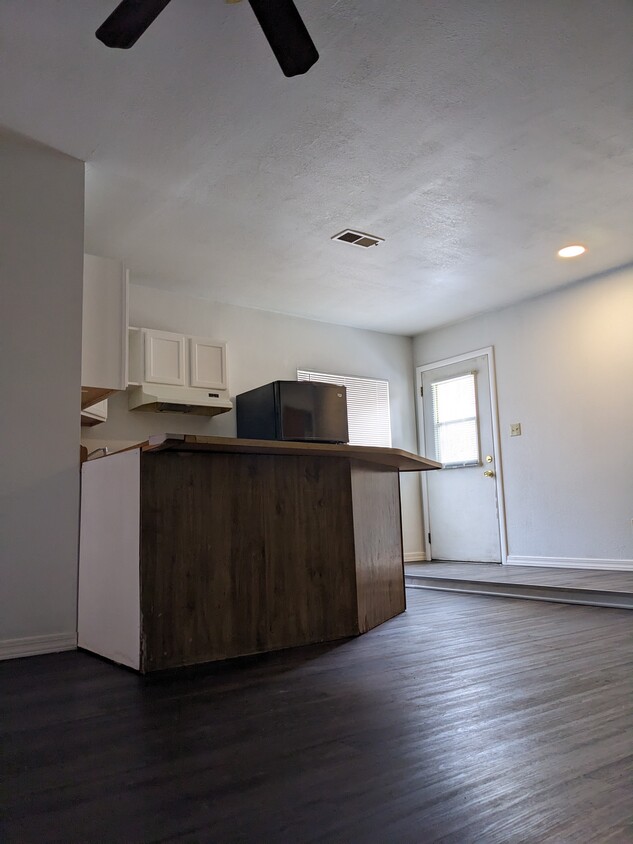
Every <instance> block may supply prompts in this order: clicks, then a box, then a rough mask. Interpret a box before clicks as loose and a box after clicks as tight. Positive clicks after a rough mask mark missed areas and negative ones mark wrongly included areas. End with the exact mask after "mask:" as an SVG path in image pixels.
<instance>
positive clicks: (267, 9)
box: [95, 0, 319, 76]
mask: <svg viewBox="0 0 633 844" xmlns="http://www.w3.org/2000/svg"><path fill="white" fill-rule="evenodd" d="M169 2H170V0H123V2H122V3H119V5H118V6H117V7H116V9H115V10H114V11H113V12H112V14H111V15H110V17H109V18H107V19H106V20H105V21H104V22H103V23H102V24H101V26H100V27H99V29H98V30H97V31H96V32H95V35H96V36H97V38H98V39H99V41H102V42H103V43H104V44H105V45H106V47H120V48H122V49H124V50H126V49H128V48H129V47H132V46H134V44H136V42H137V41H138V39H139V38H140V37H141V35H142V34H143V33H144V32H145V30H146V29H147V27H148V26H149V25H150V24H151V23H152V22H153V21H154V20H155V19H156V18H157V17H158V15H159V14H160V13H161V12H162V11H163V9H164V8H165V6H166V5H167V4H168V3H169ZM232 2H235V0H232ZM249 3H250V4H251V8H252V9H253V11H254V12H255V16H256V18H257V20H258V21H259V25H260V26H261V28H262V29H263V31H264V35H265V36H266V38H267V39H268V43H269V44H270V46H271V47H272V50H273V53H274V54H275V58H276V59H277V61H278V62H279V64H280V66H281V69H282V71H283V72H284V74H285V75H286V76H297V75H299V74H301V73H307V71H308V70H310V68H311V67H312V65H313V64H314V63H315V62H316V61H317V59H318V58H319V54H318V52H317V49H316V47H315V46H314V42H313V41H312V39H311V38H310V34H309V32H308V30H307V29H306V27H305V24H304V22H303V21H302V20H301V15H300V14H299V12H298V11H297V7H296V6H295V4H294V2H293V0H249Z"/></svg>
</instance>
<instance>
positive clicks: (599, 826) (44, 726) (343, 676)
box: [0, 591, 633, 844]
mask: <svg viewBox="0 0 633 844" xmlns="http://www.w3.org/2000/svg"><path fill="white" fill-rule="evenodd" d="M408 603H409V606H408V611H407V613H406V614H404V615H400V616H398V617H397V618H394V619H392V620H391V621H389V622H387V623H386V624H383V625H382V626H381V627H378V628H377V629H376V630H373V631H371V632H370V633H368V634H367V635H366V636H361V637H358V638H355V639H352V640H348V641H346V642H343V643H342V644H339V645H336V646H332V645H316V646H313V647H311V648H305V649H304V648H300V649H295V650H293V651H284V652H282V653H278V654H274V655H269V656H265V657H258V658H255V659H249V660H245V661H238V662H237V663H231V664H225V665H221V666H219V665H218V666H204V667H200V668H197V669H195V670H192V671H191V672H189V671H184V672H174V673H171V674H170V675H168V676H166V677H163V676H161V675H157V676H154V677H138V676H137V675H135V674H134V673H132V672H130V671H122V670H121V669H119V668H117V667H115V666H113V665H110V664H108V663H107V662H105V661H103V660H99V659H96V658H94V657H92V656H89V655H88V654H84V653H62V654H50V655H46V656H41V657H32V658H29V659H16V660H8V661H6V662H0V747H1V748H2V754H1V756H2V765H1V767H2V776H1V779H2V785H1V786H0V804H1V805H0V815H1V816H2V821H1V827H2V832H1V833H0V838H1V839H2V841H3V844H51V842H99V843H100V844H101V842H108V843H109V842H126V844H132V842H134V843H135V844H136V842H158V841H161V842H164V841H186V842H214V844H215V843H216V842H217V844H229V842H235V843H236V844H237V842H257V843H258V844H259V843H260V842H262V843H263V842H265V844H273V842H274V844H298V843H299V842H300V843H301V844H312V843H313V842H324V843H325V842H327V843H328V844H334V842H335V843H336V844H342V842H344V844H360V842H362V844H385V842H390V843H391V842H393V844H414V843H415V844H439V842H442V844H475V842H477V844H572V843H573V844H607V842H608V844H625V842H630V841H631V826H630V824H631V820H632V818H631V815H632V806H631V777H632V776H633V708H632V707H631V695H632V692H633V688H632V682H633V680H632V677H631V652H632V632H631V631H632V625H631V613H630V611H626V610H610V609H609V610H602V609H594V608H587V607H571V606H564V605H560V604H537V603H535V602H534V601H520V600H512V599H508V600H506V601H500V600H498V599H495V598H481V597H475V596H470V595H451V594H447V593H441V592H421V591H413V592H412V593H410V594H409V596H408Z"/></svg>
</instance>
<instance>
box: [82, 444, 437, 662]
mask: <svg viewBox="0 0 633 844" xmlns="http://www.w3.org/2000/svg"><path fill="white" fill-rule="evenodd" d="M436 468H439V464H437V463H434V462H433V461H430V460H426V459H425V458H423V457H419V456H418V455H415V454H411V453H409V452H406V451H402V450H400V449H391V448H370V447H361V446H348V445H329V444H322V443H294V442H278V441H260V440H240V439H233V438H225V437H201V436H193V435H180V434H164V435H160V436H156V437H152V438H150V440H149V441H148V442H147V443H143V444H140V445H139V446H138V447H136V448H133V449H129V450H127V451H124V452H120V453H117V454H112V455H108V456H107V457H104V458H99V459H96V460H91V461H88V462H87V463H85V464H84V466H83V469H82V520H81V542H80V575H79V636H78V641H79V646H80V647H83V648H86V649H87V650H90V651H94V652H95V653H98V654H101V655H102V656H106V657H108V658H110V659H113V660H114V661H116V662H119V663H122V664H124V665H128V666H130V667H132V668H135V669H137V670H140V671H143V672H147V671H155V670H159V669H164V668H174V667H178V666H184V665H191V664H194V663H199V662H208V661H212V660H220V659H227V658H230V657H235V656H242V655H246V654H253V653H261V652H265V651H270V650H276V649H280V648H286V647H292V646H296V645H305V644H310V643H315V642H322V641H329V640H334V639H340V638H346V637H349V636H354V635H358V634H359V633H364V632H366V631H367V630H369V629H371V628H372V627H375V626H376V625H378V624H381V623H382V622H383V621H386V620H387V619H388V618H391V617H393V616H394V615H397V614H398V613H400V612H402V611H403V610H404V609H405V598H404V576H403V554H402V535H401V521H400V493H399V481H398V476H399V472H401V471H407V472H408V471H426V470H431V469H436Z"/></svg>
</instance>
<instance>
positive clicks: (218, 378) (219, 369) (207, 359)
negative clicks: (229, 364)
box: [189, 337, 228, 390]
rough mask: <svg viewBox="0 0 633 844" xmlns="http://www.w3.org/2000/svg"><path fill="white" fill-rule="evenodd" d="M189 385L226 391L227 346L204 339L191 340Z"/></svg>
mask: <svg viewBox="0 0 633 844" xmlns="http://www.w3.org/2000/svg"><path fill="white" fill-rule="evenodd" d="M189 384H190V386H191V387H205V388H207V389H212V390H226V389H228V387H227V378H226V344H225V343H214V342H213V341H212V340H206V339H205V338H203V337H190V338H189Z"/></svg>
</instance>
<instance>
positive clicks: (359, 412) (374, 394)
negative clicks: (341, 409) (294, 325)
mask: <svg viewBox="0 0 633 844" xmlns="http://www.w3.org/2000/svg"><path fill="white" fill-rule="evenodd" d="M297 381H322V382H324V383H325V384H338V385H342V386H344V387H346V388H347V424H348V427H349V441H350V445H375V446H386V447H388V448H391V414H390V412H389V382H388V381H379V380H376V379H374V378H353V377H352V376H350V375H329V374H327V373H325V372H309V371H308V370H304V369H299V370H297Z"/></svg>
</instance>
